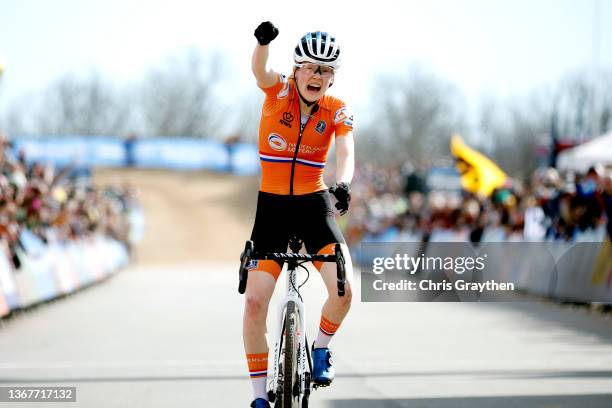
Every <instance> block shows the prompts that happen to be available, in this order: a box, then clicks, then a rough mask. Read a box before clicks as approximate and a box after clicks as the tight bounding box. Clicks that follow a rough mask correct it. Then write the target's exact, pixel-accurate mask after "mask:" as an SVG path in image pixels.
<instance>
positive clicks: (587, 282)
mask: <svg viewBox="0 0 612 408" xmlns="http://www.w3.org/2000/svg"><path fill="white" fill-rule="evenodd" d="M422 238H423V237H422V234H420V233H412V232H410V233H408V232H402V231H399V230H398V229H396V228H390V229H388V230H386V231H385V232H384V233H382V234H377V235H375V236H374V235H369V236H366V237H364V239H363V240H362V244H363V243H387V245H384V246H377V247H376V248H377V251H376V253H375V255H374V253H373V252H372V251H367V254H366V251H361V250H360V248H359V246H357V247H354V248H353V250H352V251H351V252H352V253H354V254H355V259H356V260H357V262H359V263H360V264H362V265H371V264H372V261H373V259H371V258H373V256H377V257H394V256H395V255H396V254H397V253H403V252H405V249H406V248H410V251H412V252H413V253H411V254H407V255H409V256H414V257H417V256H419V255H424V256H426V257H436V256H443V257H444V256H453V254H451V253H439V252H436V251H440V250H442V251H449V247H444V248H443V249H441V247H440V246H436V245H431V244H433V243H441V242H464V243H467V242H468V240H469V237H468V235H467V234H466V233H465V232H460V231H459V232H458V231H453V230H435V231H433V232H432V233H431V234H430V237H429V240H428V242H427V243H423V242H422ZM407 242H408V243H410V242H411V243H419V244H418V245H417V244H415V245H410V246H406V245H401V243H407ZM394 243H396V244H397V245H394ZM430 243H431V244H430ZM500 243H501V244H500ZM504 243H508V245H504ZM399 248H401V250H400V249H399ZM450 248H452V247H450ZM472 248H473V251H474V253H479V254H483V253H486V254H487V255H488V256H489V258H493V259H503V262H500V263H499V264H498V265H495V267H494V268H487V279H495V280H497V281H503V282H512V283H514V284H515V286H516V288H518V289H520V290H522V291H524V292H526V293H530V294H534V295H540V296H545V297H548V298H551V299H555V300H559V301H569V302H579V303H605V304H612V244H611V242H610V240H609V239H606V231H605V228H599V229H597V230H590V231H587V232H585V233H582V234H580V235H578V236H577V237H576V240H575V241H574V242H566V241H546V242H527V241H522V240H519V239H516V238H515V239H510V240H508V239H506V238H504V234H503V231H501V230H495V229H489V230H486V231H485V233H484V234H483V240H482V242H480V243H479V244H478V245H472ZM400 251H401V252H400Z"/></svg>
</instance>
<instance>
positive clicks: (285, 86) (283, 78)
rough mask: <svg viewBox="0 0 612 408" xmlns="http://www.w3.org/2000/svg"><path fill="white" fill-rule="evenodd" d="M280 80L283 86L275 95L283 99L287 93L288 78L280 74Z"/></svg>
mask: <svg viewBox="0 0 612 408" xmlns="http://www.w3.org/2000/svg"><path fill="white" fill-rule="evenodd" d="M280 81H281V83H282V84H283V88H282V89H281V90H280V92H279V93H278V95H276V97H277V98H278V99H283V98H284V97H285V96H287V95H289V80H288V79H287V77H286V76H285V75H282V74H281V77H280Z"/></svg>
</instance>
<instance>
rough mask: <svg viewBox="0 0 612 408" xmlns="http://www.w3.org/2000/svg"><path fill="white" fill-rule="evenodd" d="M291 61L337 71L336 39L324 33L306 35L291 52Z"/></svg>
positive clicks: (316, 32) (338, 56) (337, 48)
mask: <svg viewBox="0 0 612 408" xmlns="http://www.w3.org/2000/svg"><path fill="white" fill-rule="evenodd" d="M293 60H294V61H295V63H296V64H302V63H304V62H310V63H312V64H319V65H326V66H328V67H332V68H334V69H338V68H339V67H340V47H339V46H338V43H337V42H336V37H334V36H331V35H329V34H328V33H326V32H321V31H315V32H311V33H306V34H305V35H304V36H303V37H302V38H301V39H300V42H299V43H298V45H297V46H296V47H295V51H293Z"/></svg>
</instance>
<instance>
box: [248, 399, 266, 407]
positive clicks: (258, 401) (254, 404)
mask: <svg viewBox="0 0 612 408" xmlns="http://www.w3.org/2000/svg"><path fill="white" fill-rule="evenodd" d="M251 408H270V403H269V402H268V401H267V400H265V399H263V398H257V399H256V400H253V402H251Z"/></svg>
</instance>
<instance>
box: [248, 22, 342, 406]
mask: <svg viewBox="0 0 612 408" xmlns="http://www.w3.org/2000/svg"><path fill="white" fill-rule="evenodd" d="M277 35H278V29H276V27H274V25H273V24H272V23H270V22H269V21H266V22H263V23H261V24H260V25H259V26H258V27H257V29H256V30H255V38H256V39H257V42H258V44H257V45H256V46H255V50H254V52H253V57H252V62H251V64H252V70H253V74H254V75H255V79H256V80H257V85H258V86H259V87H260V88H261V89H262V91H263V92H264V93H265V100H264V103H263V106H262V113H261V122H260V127H259V153H260V162H261V186H260V191H259V195H258V199H257V212H256V216H255V224H254V226H253V232H252V234H251V240H252V241H253V242H254V245H255V250H256V251H257V252H286V251H287V244H288V241H289V236H290V235H297V236H298V237H299V238H301V239H302V240H303V241H304V245H305V247H306V251H307V252H308V253H320V254H331V253H333V251H334V246H335V244H336V243H341V244H344V243H345V241H344V238H343V236H342V234H341V233H340V230H339V228H338V226H337V224H336V221H335V219H334V213H333V210H332V206H331V198H330V194H329V192H328V188H327V186H326V185H325V184H324V183H323V170H324V168H325V161H326V158H327V153H328V151H329V148H330V146H331V143H332V140H335V143H336V163H337V168H336V184H335V185H334V186H333V187H332V189H330V191H332V192H333V194H334V195H335V197H336V200H337V203H336V205H335V206H336V208H337V209H338V210H340V213H341V214H345V213H346V212H347V211H348V207H349V201H350V191H349V183H350V182H351V179H352V177H353V170H354V148H353V135H352V129H353V118H352V116H351V114H350V113H349V111H348V110H347V107H346V105H345V104H344V102H342V101H341V100H340V99H338V98H335V97H333V96H330V95H326V91H327V89H328V88H329V87H330V86H332V84H333V81H334V75H335V73H336V70H337V69H338V66H339V61H340V60H339V57H340V48H339V47H338V44H337V42H336V39H335V37H333V36H331V35H329V34H328V33H325V32H320V31H317V32H311V33H307V34H306V35H304V36H303V37H302V38H301V39H300V41H299V42H298V44H297V46H296V47H295V51H294V53H293V58H294V62H295V65H294V67H293V74H292V75H291V76H290V77H289V78H287V77H285V76H284V75H281V74H278V73H276V72H274V71H272V70H269V69H267V67H266V63H267V61H268V48H269V44H270V42H271V41H272V40H274V39H275V38H276V36H277ZM344 252H345V255H346V261H347V282H346V295H345V296H344V297H339V296H338V293H337V285H336V265H335V264H334V263H315V267H316V268H317V269H318V270H319V271H320V273H321V277H322V278H323V281H324V283H325V286H326V287H327V292H328V298H327V301H326V302H325V304H324V305H323V310H322V313H321V323H320V330H319V333H318V335H317V338H316V340H315V342H314V344H313V352H312V358H313V372H312V376H313V381H314V382H315V383H317V384H320V385H329V384H330V383H331V381H332V380H333V378H334V369H333V367H332V360H331V353H330V351H329V343H330V340H331V339H332V336H333V335H334V334H335V333H336V331H337V330H338V327H339V326H340V324H341V323H342V321H343V320H344V318H345V316H346V315H347V313H348V311H349V308H350V304H351V293H352V292H351V276H352V267H351V262H350V257H349V256H348V250H346V251H344ZM281 267H282V265H281V264H280V263H278V262H276V261H264V260H260V261H254V262H252V263H251V265H250V266H249V278H248V283H247V288H246V303H245V310H244V321H243V336H244V348H245V352H246V357H247V363H248V368H249V374H250V377H251V380H252V384H253V392H254V397H255V399H254V400H253V402H252V403H251V407H255V408H264V407H270V404H269V402H268V396H267V392H266V381H267V369H268V367H267V366H268V344H267V341H266V336H265V334H266V316H267V313H268V304H269V302H270V298H271V296H272V293H273V291H274V286H275V284H276V280H277V279H278V276H279V274H280V272H281Z"/></svg>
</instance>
